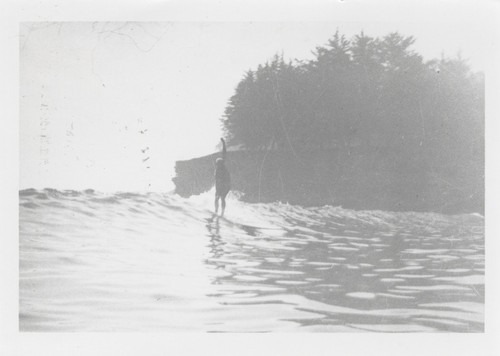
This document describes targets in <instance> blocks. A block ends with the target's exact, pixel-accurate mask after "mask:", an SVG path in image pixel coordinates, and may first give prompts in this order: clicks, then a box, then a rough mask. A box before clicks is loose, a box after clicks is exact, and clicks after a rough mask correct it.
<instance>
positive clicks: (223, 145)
mask: <svg viewBox="0 0 500 356" xmlns="http://www.w3.org/2000/svg"><path fill="white" fill-rule="evenodd" d="M220 140H221V141H222V159H223V160H224V161H225V160H226V141H224V139H223V138H221V139H220Z"/></svg>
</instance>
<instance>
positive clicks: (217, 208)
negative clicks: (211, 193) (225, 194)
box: [215, 194, 224, 214]
mask: <svg viewBox="0 0 500 356" xmlns="http://www.w3.org/2000/svg"><path fill="white" fill-rule="evenodd" d="M222 209H224V208H222ZM218 211H219V195H218V194H215V213H216V214H217V212H218ZM223 211H224V210H223Z"/></svg>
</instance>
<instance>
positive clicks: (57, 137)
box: [19, 21, 488, 191]
mask: <svg viewBox="0 0 500 356" xmlns="http://www.w3.org/2000/svg"><path fill="white" fill-rule="evenodd" d="M337 28H338V29H339V30H340V31H341V32H342V33H344V34H346V35H347V36H348V37H351V36H352V35H354V34H358V33H359V32H360V31H361V30H364V32H365V33H366V34H367V35H370V36H383V35H385V34H387V33H389V32H391V31H398V32H400V33H402V34H404V35H413V36H415V37H416V39H417V42H416V44H415V46H414V49H416V50H417V51H418V52H420V53H421V54H422V55H423V56H424V58H425V59H431V58H435V57H440V55H441V53H442V52H444V54H445V55H447V56H455V55H456V54H457V53H458V52H459V51H461V54H462V57H465V58H468V59H469V61H470V62H469V63H470V64H471V66H472V67H473V69H475V70H482V69H483V68H484V67H485V58H486V54H487V50H488V43H487V42H486V40H485V36H484V30H483V29H481V26H480V22H476V23H464V22H461V21H449V22H443V21H441V22H401V23H398V22H366V21H364V22H339V21H336V22H165V23H139V22H132V23H116V22H115V23H104V22H97V23H90V22H80V23H78V22H65V23H22V24H21V25H20V135H19V137H20V188H21V189H24V188H29V187H35V188H44V187H54V188H58V189H86V188H93V189H97V190H106V191H109V190H156V191H164V190H171V189H172V188H173V184H172V182H171V178H172V176H173V174H174V163H175V161H176V160H182V159H189V158H192V157H196V156H201V155H205V154H209V153H212V152H214V150H215V145H216V144H217V143H218V140H219V137H220V136H221V128H220V122H219V119H220V117H221V116H222V114H223V112H224V108H225V106H226V103H227V101H228V99H229V98H230V97H231V95H232V94H233V91H234V88H235V87H236V85H237V83H238V81H239V80H240V79H241V78H242V76H243V74H244V72H245V71H246V70H248V69H255V68H256V67H257V65H258V64H260V63H263V62H265V61H266V60H268V59H270V58H271V57H272V56H273V55H274V54H275V53H277V52H279V53H283V54H284V56H285V58H292V59H293V58H298V59H310V58H312V55H311V51H312V50H314V48H315V47H316V46H319V45H322V44H324V43H326V41H327V39H328V38H329V37H331V36H332V35H333V33H334V32H335V30H336V29H337ZM141 131H142V133H141ZM148 157H149V158H148Z"/></svg>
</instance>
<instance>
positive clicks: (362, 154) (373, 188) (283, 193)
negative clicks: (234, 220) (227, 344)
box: [173, 148, 484, 213]
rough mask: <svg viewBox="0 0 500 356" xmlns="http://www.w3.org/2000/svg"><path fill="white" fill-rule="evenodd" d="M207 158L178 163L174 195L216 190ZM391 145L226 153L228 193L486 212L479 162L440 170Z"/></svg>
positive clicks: (308, 202) (253, 198)
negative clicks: (402, 155) (404, 157)
mask: <svg viewBox="0 0 500 356" xmlns="http://www.w3.org/2000/svg"><path fill="white" fill-rule="evenodd" d="M217 157H219V154H212V155H208V156H204V157H199V158H195V159H192V160H188V161H178V162H177V163H176V167H175V170H176V176H175V177H174V179H173V181H174V183H175V187H176V188H175V192H176V193H177V194H179V195H181V196H183V197H188V196H191V195H197V194H200V193H203V192H205V191H207V190H209V189H210V188H211V187H212V186H213V185H214V168H215V167H214V163H215V159H216V158H217ZM398 157H399V156H398V154H397V152H391V149H389V148H383V149H364V150H362V149H353V150H351V151H349V152H340V151H336V150H321V151H319V150H317V151H303V152H283V151H232V152H228V155H227V160H226V161H227V162H226V165H227V167H228V169H229V171H230V173H231V179H232V189H233V190H236V191H240V192H241V193H243V195H242V199H243V200H244V201H247V202H273V201H281V202H287V203H290V204H298V205H303V206H321V205H327V204H328V205H340V206H342V207H344V208H350V209H381V210H390V211H432V212H442V213H471V212H479V213H483V212H484V165H483V164H481V163H477V162H468V163H467V165H465V166H464V167H457V168H454V169H450V168H447V169H443V168H441V167H432V166H429V165H427V164H425V162H419V161H418V160H415V161H412V162H408V161H406V162H401V161H400V159H399V158H398Z"/></svg>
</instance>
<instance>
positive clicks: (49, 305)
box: [19, 189, 484, 332]
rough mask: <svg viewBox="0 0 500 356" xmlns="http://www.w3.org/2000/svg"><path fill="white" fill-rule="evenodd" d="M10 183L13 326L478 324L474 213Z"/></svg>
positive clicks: (218, 328) (480, 303) (368, 327)
mask: <svg viewBox="0 0 500 356" xmlns="http://www.w3.org/2000/svg"><path fill="white" fill-rule="evenodd" d="M211 206H212V198H211V195H209V194H205V195H202V196H199V197H194V198H191V199H182V198H179V197H177V196H174V195H169V194H154V193H150V194H132V193H117V194H103V193H97V192H94V191H91V190H89V191H84V192H74V191H64V192H59V191H55V190H50V189H46V190H43V191H42V190H32V189H29V190H24V191H21V192H20V226H19V228H20V239H19V249H20V251H19V252H20V275H19V284H20V292H19V294H20V297H19V298H20V301H19V304H20V305H19V307H20V315H19V321H20V329H21V331H209V332H267V331H299V332H300V331H319V332H338V331H340V332H361V331H376V332H435V331H453V332H482V331H483V329H484V219H483V217H481V216H479V215H474V214H471V215H456V216H447V215H439V214H431V213H393V212H382V211H352V210H345V209H342V208H339V207H321V208H301V207H297V206H290V205H285V204H256V205H253V204H245V203H241V202H239V201H237V200H235V199H231V200H230V201H229V202H228V210H227V214H226V218H218V217H216V216H214V215H213V214H212V213H211V211H210V209H211Z"/></svg>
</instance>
